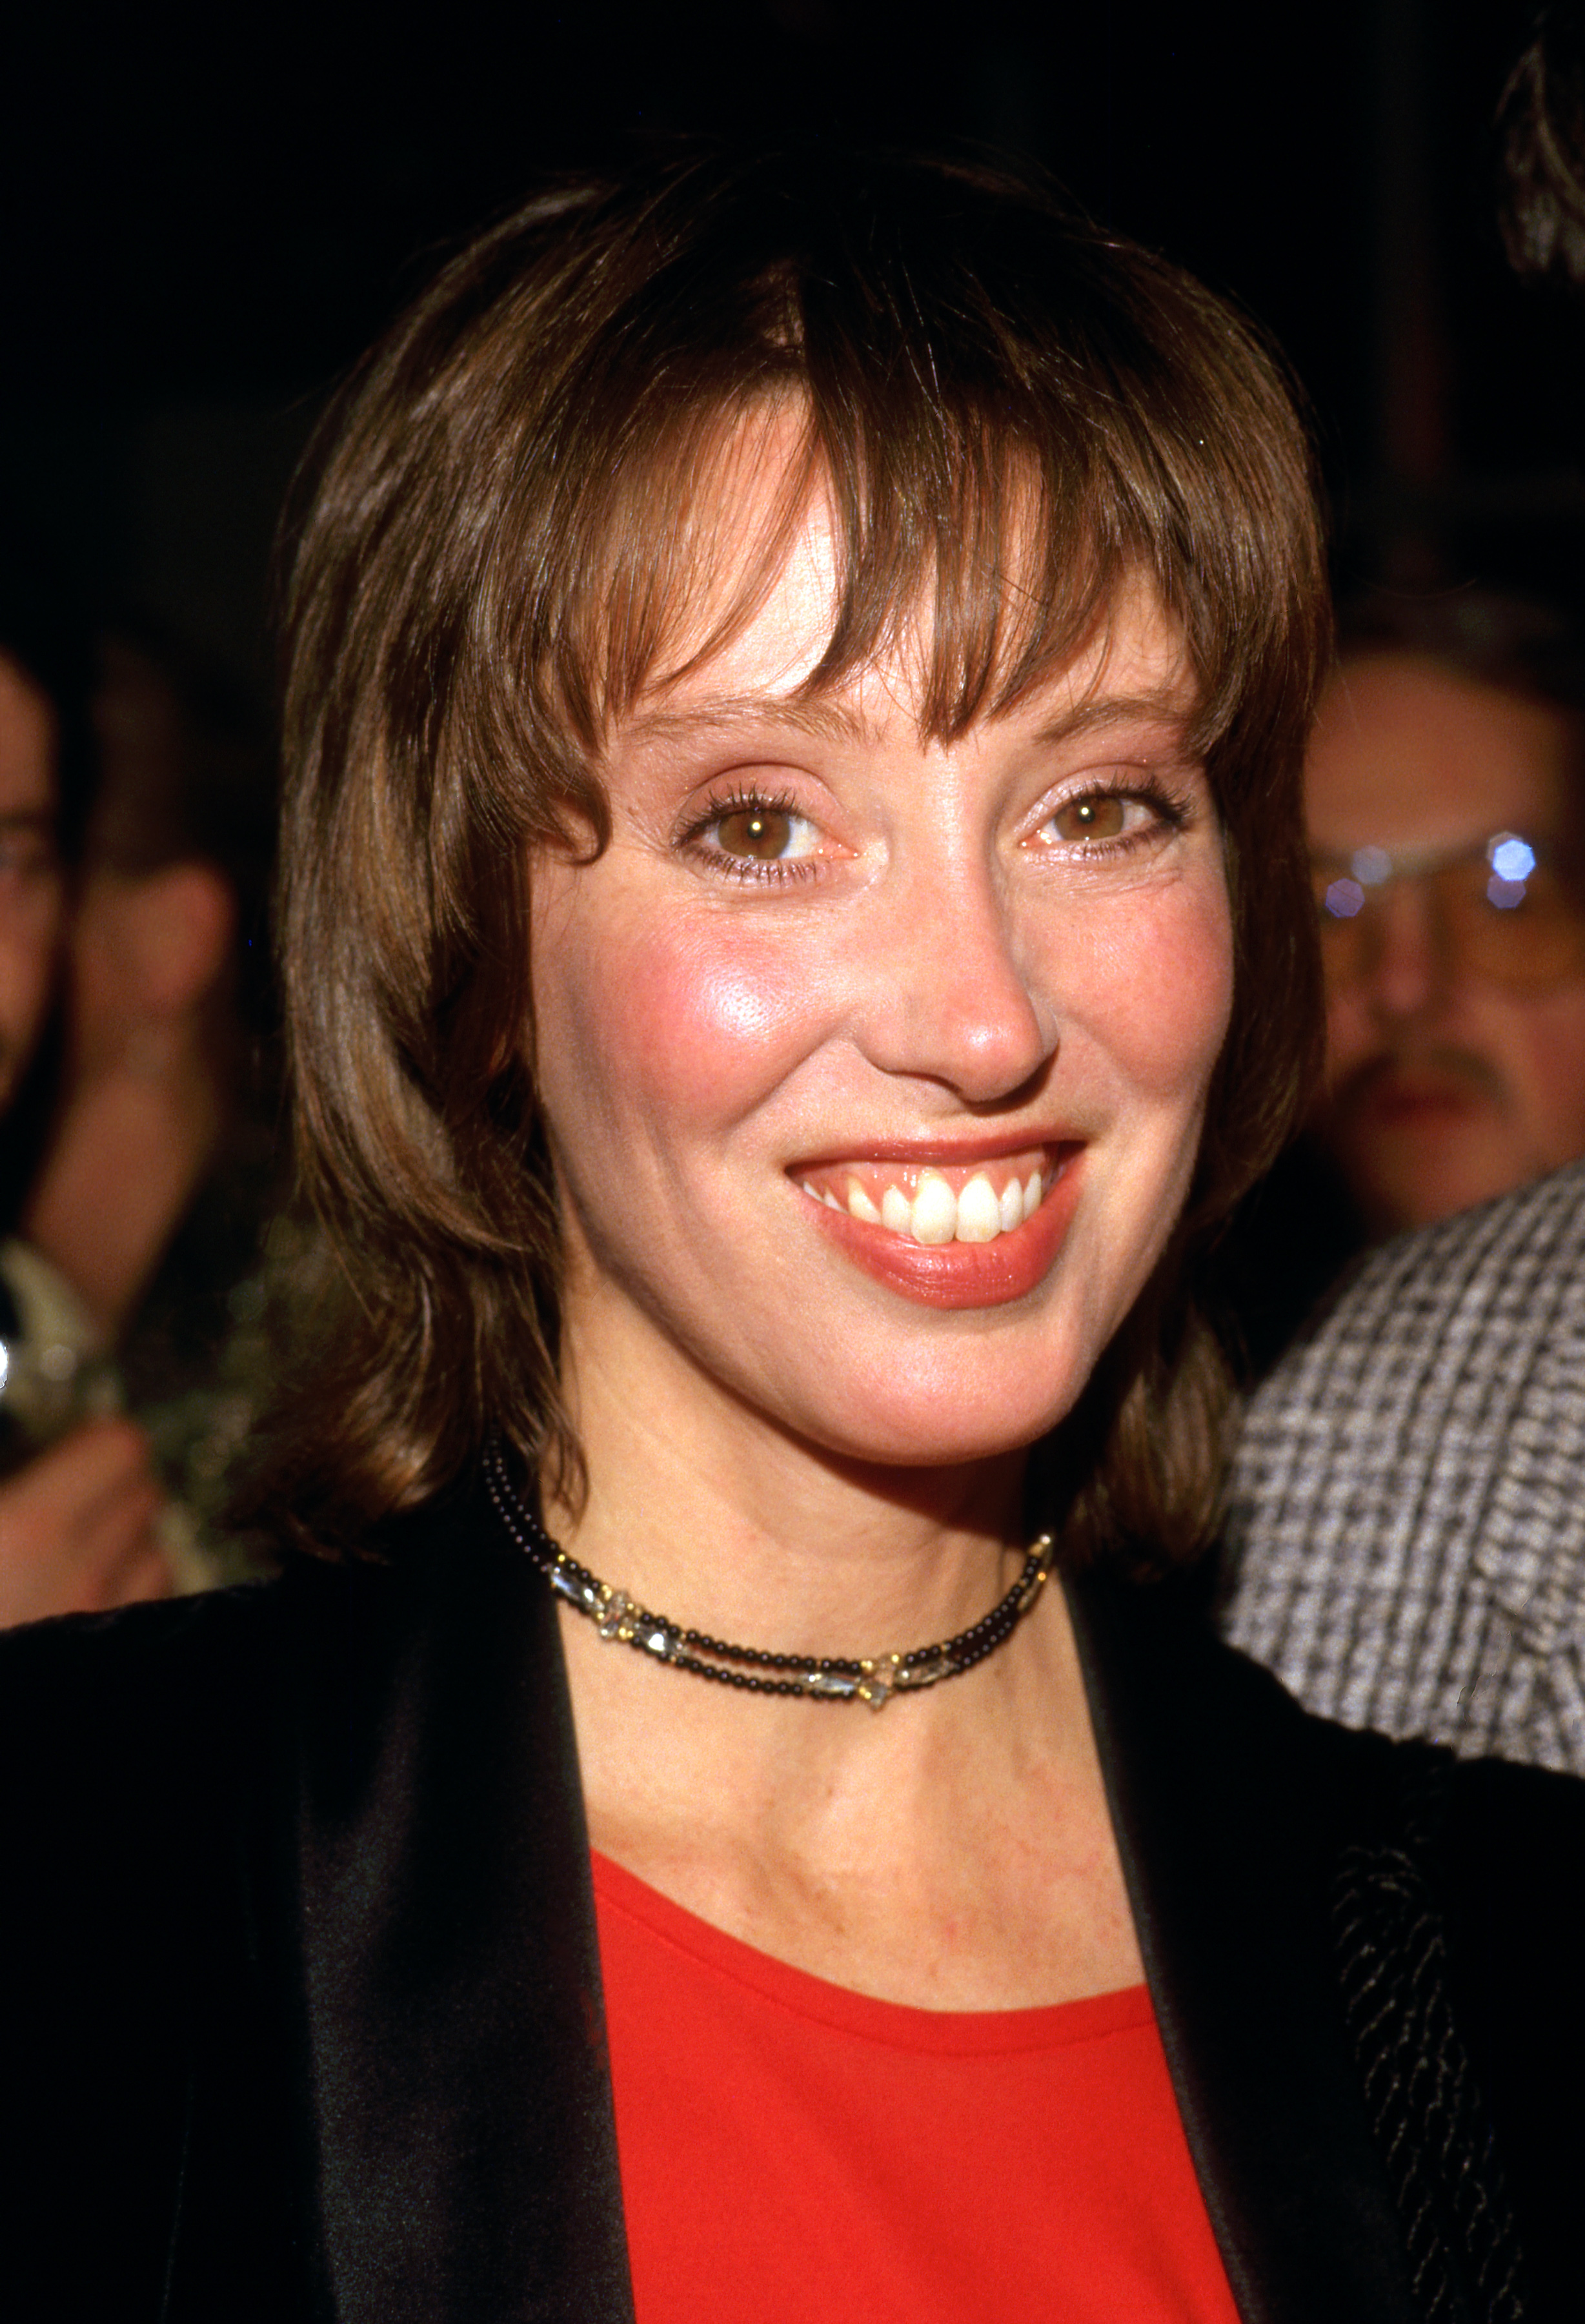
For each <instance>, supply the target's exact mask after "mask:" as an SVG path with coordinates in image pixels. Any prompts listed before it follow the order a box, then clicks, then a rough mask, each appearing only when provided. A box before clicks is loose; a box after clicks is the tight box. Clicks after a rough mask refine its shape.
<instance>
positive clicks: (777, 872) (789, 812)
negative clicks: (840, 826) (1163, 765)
mask: <svg viewBox="0 0 1585 2324" xmlns="http://www.w3.org/2000/svg"><path fill="white" fill-rule="evenodd" d="M1193 813H1194V803H1193V798H1192V797H1191V796H1190V795H1189V794H1188V792H1187V791H1184V792H1183V793H1179V792H1177V791H1175V790H1173V789H1171V788H1168V787H1167V786H1166V785H1165V784H1163V783H1160V782H1157V781H1153V780H1150V779H1143V780H1142V779H1140V778H1139V776H1138V773H1137V772H1135V771H1134V770H1130V772H1129V780H1128V781H1127V782H1126V783H1124V782H1115V783H1113V782H1106V783H1090V784H1087V785H1086V786H1085V788H1083V789H1082V790H1077V791H1074V792H1072V793H1070V795H1069V796H1068V797H1067V798H1064V799H1063V800H1062V801H1060V803H1059V804H1058V805H1057V806H1056V807H1054V808H1053V809H1052V810H1051V812H1050V813H1049V814H1048V815H1047V816H1046V817H1045V819H1044V821H1043V822H1041V823H1040V824H1039V825H1037V828H1036V830H1035V832H1034V833H1033V835H1032V836H1031V838H1030V840H1029V841H1027V843H1026V844H1028V845H1030V846H1032V847H1033V848H1034V849H1035V850H1036V852H1037V853H1050V854H1054V855H1060V856H1063V857H1065V858H1067V859H1068V860H1069V861H1072V862H1079V863H1092V864H1100V863H1104V862H1110V861H1114V860H1117V859H1120V858H1122V857H1127V856H1131V855H1134V854H1136V853H1138V852H1140V851H1141V850H1145V849H1148V848H1150V847H1152V846H1157V845H1159V844H1161V842H1162V841H1163V840H1165V839H1167V838H1170V837H1171V836H1172V835H1174V834H1175V833H1176V832H1179V831H1182V830H1184V828H1185V826H1186V825H1188V824H1189V822H1190V821H1191V820H1192V819H1193ZM675 844H676V845H677V849H678V851H679V853H682V854H683V855H685V856H687V857H688V858H689V859H690V860H691V861H692V862H695V863H696V864H699V865H701V866H702V867H703V868H704V869H705V870H707V871H713V872H715V873H716V874H718V875H721V876H723V877H725V878H727V879H732V880H740V881H760V882H767V883H769V884H776V883H778V882H780V881H788V880H806V879H810V878H812V877H814V876H815V875H816V873H817V872H818V871H820V870H821V868H822V864H823V862H824V860H825V858H826V857H827V856H829V855H830V854H831V853H833V852H835V853H842V852H843V851H842V850H841V849H836V850H835V851H834V850H833V846H832V844H831V842H830V840H829V839H828V837H827V835H826V834H825V832H824V831H823V830H822V829H821V827H820V825H818V824H816V822H815V821H814V820H813V818H812V817H811V816H807V815H805V814H802V813H801V812H800V811H799V807H798V803H797V799H796V798H793V797H792V796H791V795H790V794H789V793H784V792H779V791H778V792H770V791H760V790H755V789H752V788H748V787H746V786H745V787H741V788H737V787H734V788H733V789H732V790H731V791H729V792H725V793H718V794H716V795H715V796H714V797H712V798H707V799H706V800H705V802H704V805H703V806H702V807H701V808H700V809H699V810H698V812H697V813H696V814H695V815H694V816H691V817H690V819H689V820H688V821H687V823H686V824H685V825H684V826H683V827H682V829H681V830H680V831H679V832H678V833H677V839H676V843H675Z"/></svg>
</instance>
